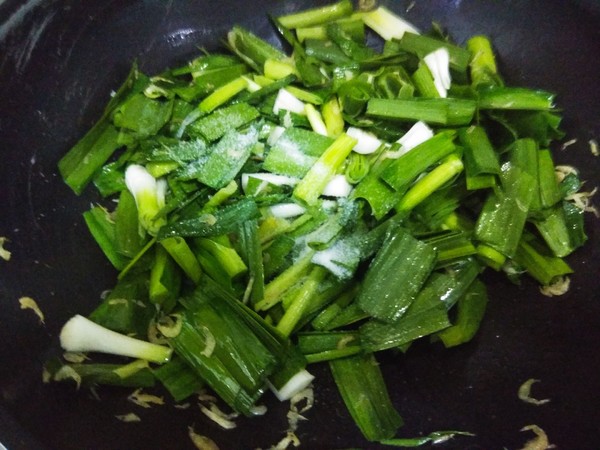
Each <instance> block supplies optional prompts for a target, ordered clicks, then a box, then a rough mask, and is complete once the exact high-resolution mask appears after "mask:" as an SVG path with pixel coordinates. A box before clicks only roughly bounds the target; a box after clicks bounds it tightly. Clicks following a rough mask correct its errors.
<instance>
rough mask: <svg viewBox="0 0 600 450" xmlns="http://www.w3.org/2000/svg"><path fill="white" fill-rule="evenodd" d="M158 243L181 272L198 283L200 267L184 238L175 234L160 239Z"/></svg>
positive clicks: (200, 274)
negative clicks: (174, 235)
mask: <svg viewBox="0 0 600 450" xmlns="http://www.w3.org/2000/svg"><path fill="white" fill-rule="evenodd" d="M160 245H162V246H163V247H164V249H165V250H166V251H167V252H168V253H169V255H171V257H172V258H173V259H174V260H175V262H176V263H177V264H178V265H179V267H181V268H182V269H183V272H184V273H185V274H186V275H187V276H188V277H189V278H190V279H191V280H192V281H193V282H194V283H198V281H199V280H200V277H201V276H202V269H201V268H200V264H199V263H198V259H196V256H195V255H194V253H193V252H192V250H191V249H190V247H189V245H188V244H187V242H186V241H185V239H183V238H181V237H177V236H176V237H169V238H166V239H163V240H161V241H160Z"/></svg>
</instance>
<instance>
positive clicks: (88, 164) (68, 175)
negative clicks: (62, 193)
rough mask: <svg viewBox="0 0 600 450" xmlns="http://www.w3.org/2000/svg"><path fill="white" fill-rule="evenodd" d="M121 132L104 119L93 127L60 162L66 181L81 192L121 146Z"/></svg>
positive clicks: (76, 191) (77, 191) (61, 172)
mask: <svg viewBox="0 0 600 450" xmlns="http://www.w3.org/2000/svg"><path fill="white" fill-rule="evenodd" d="M118 136H119V132H118V131H117V129H116V128H115V127H114V126H112V125H111V124H108V123H105V122H103V121H101V122H99V123H98V124H97V125H96V126H94V128H92V129H91V130H90V131H89V132H88V133H87V134H86V135H85V136H84V137H83V138H82V139H81V140H80V141H79V142H78V143H77V144H75V146H74V147H73V148H72V149H71V151H70V152H69V153H67V154H66V155H65V156H64V157H63V158H62V159H61V160H60V162H59V165H58V168H59V170H60V174H61V175H62V177H63V179H64V180H65V183H67V185H68V186H69V187H70V188H71V189H73V191H75V193H76V194H81V192H83V189H84V188H85V187H86V186H87V184H88V183H89V182H90V181H91V180H92V178H93V177H94V175H95V174H96V171H97V170H98V169H100V167H101V166H102V165H104V163H105V162H106V161H108V159H109V158H110V157H111V155H112V154H113V153H114V152H115V150H117V149H118V148H119V147H121V144H120V143H119V141H118Z"/></svg>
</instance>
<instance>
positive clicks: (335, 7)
mask: <svg viewBox="0 0 600 450" xmlns="http://www.w3.org/2000/svg"><path fill="white" fill-rule="evenodd" d="M353 11H354V8H353V6H352V2H351V1H350V0H341V1H338V2H336V3H332V4H330V5H326V6H321V7H316V8H312V9H306V10H304V11H300V12H296V13H291V14H287V15H284V16H279V17H278V18H277V21H278V22H279V23H281V25H283V26H284V27H286V28H290V29H294V28H301V27H312V26H315V25H321V24H323V23H327V22H332V21H334V20H337V19H340V18H342V17H346V16H349V15H350V14H352V13H353Z"/></svg>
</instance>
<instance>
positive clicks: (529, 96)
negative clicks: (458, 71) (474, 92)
mask: <svg viewBox="0 0 600 450" xmlns="http://www.w3.org/2000/svg"><path fill="white" fill-rule="evenodd" d="M477 105H478V107H479V109H484V110H485V109H525V110H539V111H547V110H551V109H553V108H554V94H551V93H549V92H546V91H540V90H537V91H536V90H533V89H526V88H515V87H495V86H494V87H487V88H483V89H480V90H479V100H478V102H477Z"/></svg>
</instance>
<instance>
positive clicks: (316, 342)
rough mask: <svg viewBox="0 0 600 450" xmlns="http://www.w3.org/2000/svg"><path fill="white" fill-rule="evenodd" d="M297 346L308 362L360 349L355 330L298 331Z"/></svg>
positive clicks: (355, 351) (324, 359) (357, 351)
mask: <svg viewBox="0 0 600 450" xmlns="http://www.w3.org/2000/svg"><path fill="white" fill-rule="evenodd" d="M298 348H299V349H300V351H301V352H302V353H303V354H304V355H305V356H306V359H307V361H308V362H309V363H314V362H320V361H327V360H330V359H334V358H342V357H345V356H350V355H353V354H356V353H359V352H361V351H362V349H361V347H360V338H359V335H358V332H356V331H350V332H349V331H333V332H332V331H328V332H314V331H313V332H304V333H299V335H298Z"/></svg>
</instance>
